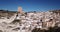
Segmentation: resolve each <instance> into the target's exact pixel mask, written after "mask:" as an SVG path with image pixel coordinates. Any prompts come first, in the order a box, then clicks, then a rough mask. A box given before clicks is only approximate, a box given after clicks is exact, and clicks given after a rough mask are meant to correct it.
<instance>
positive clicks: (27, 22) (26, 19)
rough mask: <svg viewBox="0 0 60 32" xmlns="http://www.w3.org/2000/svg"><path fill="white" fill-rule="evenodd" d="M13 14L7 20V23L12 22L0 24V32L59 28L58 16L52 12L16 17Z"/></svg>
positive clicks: (24, 31)
mask: <svg viewBox="0 0 60 32" xmlns="http://www.w3.org/2000/svg"><path fill="white" fill-rule="evenodd" d="M15 14H16V13H14V14H13V15H11V17H10V18H9V19H8V20H9V21H11V20H13V21H12V22H10V23H8V22H9V21H6V22H0V30H1V31H3V32H31V31H32V30H33V29H34V28H41V29H47V28H48V27H54V26H55V25H57V26H59V25H58V24H60V23H59V22H60V20H59V19H60V17H59V15H58V14H55V13H53V12H35V13H32V12H31V13H26V14H23V15H22V14H18V15H17V16H16V15H15ZM9 15H10V14H9ZM12 16H13V17H12ZM4 19H5V18H4ZM4 19H3V20H4ZM0 20H1V19H0ZM56 23H57V24H56Z"/></svg>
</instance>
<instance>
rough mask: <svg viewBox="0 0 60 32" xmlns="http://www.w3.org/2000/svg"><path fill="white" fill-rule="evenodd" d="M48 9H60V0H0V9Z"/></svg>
mask: <svg viewBox="0 0 60 32" xmlns="http://www.w3.org/2000/svg"><path fill="white" fill-rule="evenodd" d="M19 6H20V7H22V9H23V11H26V12H27V11H49V10H56V9H60V0H0V9H3V10H9V11H17V10H18V7H19Z"/></svg>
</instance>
